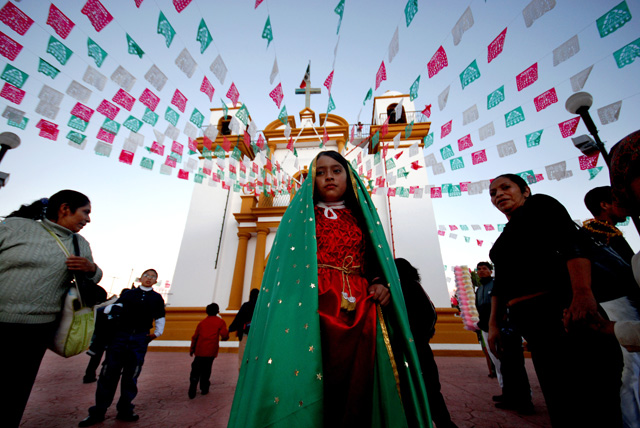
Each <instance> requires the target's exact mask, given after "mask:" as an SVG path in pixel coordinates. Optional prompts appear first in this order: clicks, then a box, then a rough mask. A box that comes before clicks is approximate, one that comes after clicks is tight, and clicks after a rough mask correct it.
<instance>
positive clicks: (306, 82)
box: [296, 61, 321, 108]
mask: <svg viewBox="0 0 640 428" xmlns="http://www.w3.org/2000/svg"><path fill="white" fill-rule="evenodd" d="M320 91H321V88H312V87H311V61H309V65H308V66H307V72H306V73H305V74H304V78H303V79H302V83H301V84H300V89H296V95H302V94H304V96H305V97H304V106H305V108H310V107H311V95H312V94H319V93H321V92H320Z"/></svg>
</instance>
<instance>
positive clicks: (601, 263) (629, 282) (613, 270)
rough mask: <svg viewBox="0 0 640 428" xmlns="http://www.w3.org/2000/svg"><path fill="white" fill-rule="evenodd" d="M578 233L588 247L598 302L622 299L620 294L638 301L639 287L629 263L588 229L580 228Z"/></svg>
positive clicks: (594, 292) (593, 286) (594, 289)
mask: <svg viewBox="0 0 640 428" xmlns="http://www.w3.org/2000/svg"><path fill="white" fill-rule="evenodd" d="M578 232H579V234H580V235H581V238H582V242H583V244H584V245H585V246H586V252H587V254H586V256H587V258H588V259H589V260H590V261H591V290H592V291H593V295H594V297H595V298H596V301H598V302H606V301H608V300H611V298H617V297H620V296H618V295H620V294H624V295H626V296H627V297H629V298H630V300H631V301H637V300H638V287H637V286H636V283H635V279H634V277H633V271H632V269H631V266H630V265H629V263H627V262H626V261H625V260H624V259H623V258H622V257H620V255H619V254H618V253H617V252H616V251H615V250H614V249H613V248H611V247H610V246H609V245H606V244H604V243H602V242H600V241H599V240H598V239H596V238H595V237H594V236H593V235H592V234H591V233H590V232H589V231H588V230H587V229H585V228H583V227H578Z"/></svg>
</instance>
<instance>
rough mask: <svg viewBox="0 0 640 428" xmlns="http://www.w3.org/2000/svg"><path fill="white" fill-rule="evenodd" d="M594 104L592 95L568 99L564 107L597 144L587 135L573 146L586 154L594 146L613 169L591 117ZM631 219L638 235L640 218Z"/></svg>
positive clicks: (574, 141)
mask: <svg viewBox="0 0 640 428" xmlns="http://www.w3.org/2000/svg"><path fill="white" fill-rule="evenodd" d="M592 104H593V97H592V96H591V94H590V93H588V92H576V93H575V94H573V95H571V96H570V97H569V98H568V99H567V102H566V103H565V105H564V107H565V108H566V109H567V111H568V112H569V113H571V114H579V115H580V117H581V118H582V120H583V121H584V124H585V126H586V127H587V130H589V133H590V134H591V135H592V136H593V139H594V140H595V142H594V141H591V139H590V138H589V137H588V136H587V135H581V136H579V137H577V138H573V144H574V145H575V146H576V147H578V148H579V149H580V150H581V151H583V152H586V150H589V149H590V148H593V146H595V147H596V148H597V150H599V151H600V153H601V154H602V159H604V161H605V163H606V164H607V168H609V169H611V157H610V156H609V153H608V152H607V149H605V147H604V144H602V141H601V140H600V137H599V136H598V129H597V128H596V124H595V123H593V119H591V115H589V108H590V107H591V105H592ZM631 219H632V220H633V224H634V225H635V226H636V230H637V231H638V233H640V219H639V218H638V216H631Z"/></svg>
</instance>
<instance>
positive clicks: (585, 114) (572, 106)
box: [564, 92, 610, 167]
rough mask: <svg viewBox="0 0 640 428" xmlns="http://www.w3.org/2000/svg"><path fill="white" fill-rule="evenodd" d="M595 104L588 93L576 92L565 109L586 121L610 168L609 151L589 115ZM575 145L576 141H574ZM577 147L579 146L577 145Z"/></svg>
mask: <svg viewBox="0 0 640 428" xmlns="http://www.w3.org/2000/svg"><path fill="white" fill-rule="evenodd" d="M592 104H593V97H592V96H591V94H590V93H588V92H576V93H575V94H573V95H571V96H570V97H569V98H568V99H567V102H566V103H565V105H564V107H565V108H566V109H567V111H568V112H569V113H571V114H579V115H580V117H581V118H582V120H583V121H584V124H585V126H586V127H587V130H588V131H589V133H590V134H591V135H592V136H593V139H594V140H595V145H596V147H597V148H598V150H599V151H600V153H601V154H602V159H604V161H605V163H606V164H607V167H608V166H609V160H610V158H609V153H607V149H605V147H604V144H603V143H602V141H601V140H600V137H599V136H598V129H597V128H596V124H595V123H593V119H591V115H590V114H589V108H590V107H591V105H592ZM574 144H575V141H574ZM576 146H577V145H576Z"/></svg>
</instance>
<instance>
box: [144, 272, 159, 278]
mask: <svg viewBox="0 0 640 428" xmlns="http://www.w3.org/2000/svg"><path fill="white" fill-rule="evenodd" d="M142 277H143V278H151V279H156V276H155V275H153V274H152V275H150V274H148V273H145V274H143V275H142Z"/></svg>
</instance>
